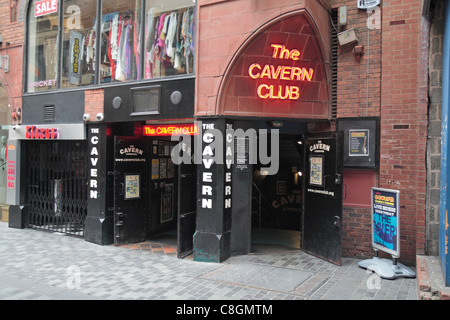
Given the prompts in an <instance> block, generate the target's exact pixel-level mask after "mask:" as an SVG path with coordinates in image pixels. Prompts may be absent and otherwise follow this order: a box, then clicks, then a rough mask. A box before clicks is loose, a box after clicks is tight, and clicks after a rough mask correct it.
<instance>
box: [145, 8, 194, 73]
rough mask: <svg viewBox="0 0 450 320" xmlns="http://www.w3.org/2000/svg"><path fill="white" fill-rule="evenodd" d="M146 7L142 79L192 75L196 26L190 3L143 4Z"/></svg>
mask: <svg viewBox="0 0 450 320" xmlns="http://www.w3.org/2000/svg"><path fill="white" fill-rule="evenodd" d="M146 3H147V5H146V8H147V12H146V15H145V21H146V24H145V59H144V61H145V63H144V65H145V78H146V79H150V78H159V77H165V76H171V75H176V74H186V73H192V72H193V61H194V23H195V21H194V20H195V19H194V18H195V12H194V7H192V3H193V2H192V0H172V1H165V0H159V1H155V0H146ZM189 5H190V6H191V7H189Z"/></svg>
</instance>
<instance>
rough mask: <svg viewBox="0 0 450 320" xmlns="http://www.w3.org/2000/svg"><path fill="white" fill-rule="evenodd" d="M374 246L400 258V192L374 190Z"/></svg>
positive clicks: (372, 197) (372, 199)
mask: <svg viewBox="0 0 450 320" xmlns="http://www.w3.org/2000/svg"><path fill="white" fill-rule="evenodd" d="M371 202H372V246H373V248H374V249H378V250H381V251H384V252H387V253H390V254H392V255H393V256H400V224H399V222H400V219H399V218H400V212H399V208H400V203H399V202H400V191H397V190H389V189H380V188H372V196H371Z"/></svg>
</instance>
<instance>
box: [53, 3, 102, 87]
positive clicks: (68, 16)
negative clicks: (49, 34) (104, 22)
mask: <svg viewBox="0 0 450 320" xmlns="http://www.w3.org/2000/svg"><path fill="white" fill-rule="evenodd" d="M96 11H97V4H96V3H95V2H94V1H87V0H65V1H64V2H63V12H64V31H63V52H62V70H61V78H62V83H61V86H62V87H63V88H67V87H74V86H83V85H89V84H93V83H94V81H95V54H94V53H95V41H96V28H95V19H96Z"/></svg>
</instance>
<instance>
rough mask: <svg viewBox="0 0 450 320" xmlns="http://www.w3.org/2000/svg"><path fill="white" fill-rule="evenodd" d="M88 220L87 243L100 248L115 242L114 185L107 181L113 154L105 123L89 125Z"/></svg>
mask: <svg viewBox="0 0 450 320" xmlns="http://www.w3.org/2000/svg"><path fill="white" fill-rule="evenodd" d="M87 130H88V132H87V138H88V141H87V143H88V147H87V159H86V161H87V162H88V163H87V169H88V171H87V181H88V185H87V188H88V194H87V217H86V221H85V233H84V236H85V240H86V241H88V242H93V243H96V244H100V245H107V244H111V243H113V242H114V238H113V234H114V232H113V231H114V227H113V211H112V210H111V207H112V205H108V204H112V203H113V201H112V198H110V197H112V195H113V192H112V190H110V189H112V188H113V183H111V182H110V181H108V180H110V179H109V178H108V168H107V159H110V157H108V155H109V154H110V153H111V152H112V151H111V148H112V147H109V148H108V143H109V144H110V140H111V139H109V140H108V138H107V133H106V132H107V126H106V124H89V125H88V126H87Z"/></svg>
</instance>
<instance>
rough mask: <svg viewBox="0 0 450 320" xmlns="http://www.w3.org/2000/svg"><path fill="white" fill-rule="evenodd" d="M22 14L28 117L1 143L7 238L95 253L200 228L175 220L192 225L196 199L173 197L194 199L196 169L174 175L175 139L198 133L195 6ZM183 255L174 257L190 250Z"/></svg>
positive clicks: (100, 4)
mask: <svg viewBox="0 0 450 320" xmlns="http://www.w3.org/2000/svg"><path fill="white" fill-rule="evenodd" d="M23 7H24V8H25V12H24V13H25V14H24V16H25V20H26V23H25V55H24V61H25V62H24V67H25V68H24V72H23V80H24V93H23V96H22V103H23V105H22V108H21V120H20V122H17V123H15V125H14V126H12V127H11V128H10V130H9V131H10V132H9V134H10V138H9V142H8V149H9V151H10V152H9V154H8V172H9V176H8V181H9V184H8V203H9V204H11V205H12V206H11V208H10V213H11V217H12V219H10V226H11V227H17V228H24V227H32V228H36V229H45V230H51V231H57V232H63V233H66V234H71V235H77V236H81V237H83V238H84V239H85V240H86V241H89V242H93V243H97V244H102V245H105V244H113V243H114V244H117V245H119V244H123V243H134V242H138V241H143V240H145V239H148V238H150V237H152V236H154V235H155V234H160V233H162V232H168V231H170V230H172V229H174V230H175V232H177V230H182V231H181V232H178V233H179V234H183V232H184V231H185V230H187V229H188V228H190V229H193V226H192V221H194V223H195V218H194V219H192V218H190V219H189V221H190V222H187V223H183V225H187V226H188V227H183V228H182V227H179V226H178V225H177V222H178V219H177V218H178V213H179V212H180V210H184V211H181V212H184V215H183V217H185V216H192V214H190V213H193V214H195V210H191V209H192V207H193V206H192V205H191V203H190V202H192V201H194V200H195V195H191V196H189V197H188V198H187V199H188V200H189V201H186V200H185V199H184V198H181V197H180V196H179V195H180V193H181V194H183V195H188V194H190V193H189V192H190V191H191V190H193V188H192V184H195V180H192V177H194V176H195V175H194V173H195V167H194V166H181V165H178V164H175V163H173V161H172V157H171V152H172V151H173V149H174V148H175V147H176V146H177V145H179V143H178V141H172V140H171V137H172V133H173V130H181V132H182V133H186V132H185V131H184V130H185V129H186V128H187V129H186V130H189V128H191V129H192V128H193V127H192V126H193V124H194V94H195V78H194V58H195V32H196V31H195V26H196V24H195V18H196V11H195V10H196V3H195V1H194V2H192V1H190V0H189V1H188V0H171V1H150V0H136V1H127V0H115V1H94V0H61V1H46V0H45V1H41V0H39V1H38V0H32V1H28V2H27V4H26V5H24V6H23ZM174 128H175V129H174ZM191 134H192V135H193V134H194V133H192V132H190V133H189V135H191ZM175 139H176V138H175ZM180 186H185V187H180ZM180 208H181V209H180ZM185 220H186V219H185ZM189 224H191V225H190V226H189ZM189 232H191V238H192V232H193V231H189ZM185 237H186V236H185ZM191 242H192V240H191ZM189 246H190V247H191V248H190V249H189ZM179 247H180V248H182V247H185V248H186V249H183V250H184V251H183V252H180V255H182V254H184V253H185V252H189V250H192V244H191V245H189V243H187V244H186V245H180V246H179Z"/></svg>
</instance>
